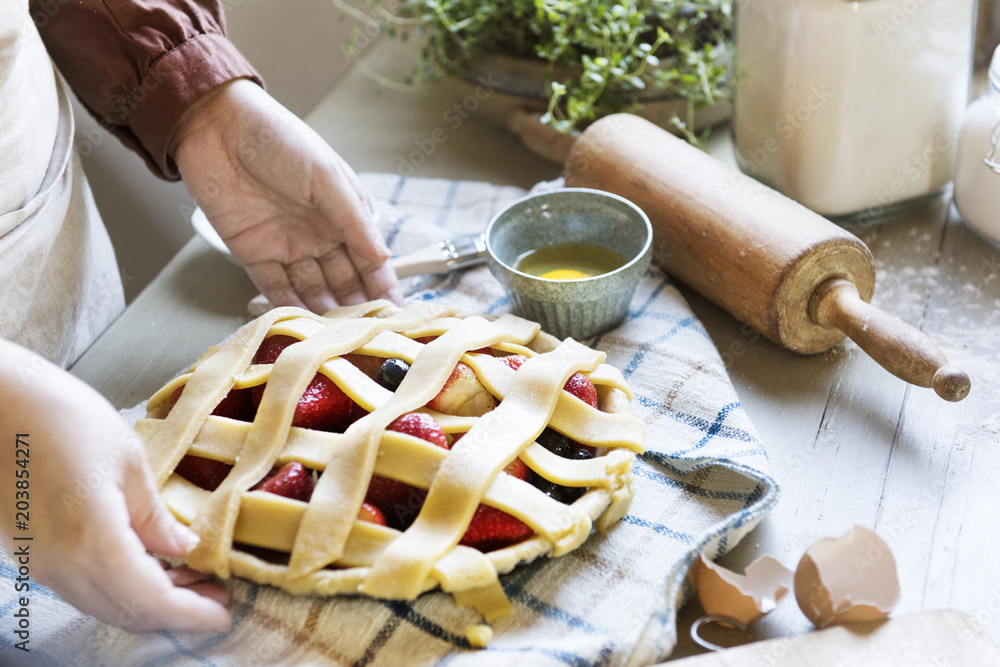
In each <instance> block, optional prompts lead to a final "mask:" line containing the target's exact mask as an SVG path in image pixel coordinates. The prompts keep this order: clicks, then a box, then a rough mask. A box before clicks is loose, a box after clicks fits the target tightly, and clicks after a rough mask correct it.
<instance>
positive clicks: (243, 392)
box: [170, 384, 257, 422]
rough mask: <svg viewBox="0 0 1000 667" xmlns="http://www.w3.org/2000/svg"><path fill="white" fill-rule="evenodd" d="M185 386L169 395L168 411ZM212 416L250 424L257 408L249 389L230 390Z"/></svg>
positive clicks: (175, 402)
mask: <svg viewBox="0 0 1000 667" xmlns="http://www.w3.org/2000/svg"><path fill="white" fill-rule="evenodd" d="M185 386H187V385H183V384H182V385H181V386H179V387H177V389H174V393H173V394H171V395H170V409H173V407H174V405H176V404H177V401H178V399H180V397H181V394H183V393H184V387H185ZM212 414H213V415H215V416H217V417H228V418H229V419H236V420H239V421H243V422H252V421H253V418H254V416H255V415H256V414H257V406H256V405H254V403H253V399H252V396H251V391H250V389H249V388H247V389H230V390H229V393H228V394H226V395H225V396H224V397H223V399H222V400H221V401H219V404H218V405H217V406H215V409H214V410H212Z"/></svg>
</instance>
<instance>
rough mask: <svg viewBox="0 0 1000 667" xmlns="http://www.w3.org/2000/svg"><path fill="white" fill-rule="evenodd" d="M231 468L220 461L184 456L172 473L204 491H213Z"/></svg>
mask: <svg viewBox="0 0 1000 667" xmlns="http://www.w3.org/2000/svg"><path fill="white" fill-rule="evenodd" d="M232 469H233V466H231V465H229V464H228V463H223V462H222V461H216V460H214V459H206V458H203V457H201V456H192V455H191V454H186V455H185V456H184V458H182V459H181V461H180V463H178V464H177V467H176V468H175V469H174V472H175V473H177V474H178V475H180V476H181V477H183V478H184V479H186V480H187V481H189V482H191V483H192V484H194V485H195V486H198V487H201V488H203V489H205V490H206V491H215V490H216V489H217V488H219V485H220V484H222V480H224V479H225V478H226V475H228V474H229V471H230V470H232Z"/></svg>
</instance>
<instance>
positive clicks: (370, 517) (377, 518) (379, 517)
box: [358, 503, 386, 526]
mask: <svg viewBox="0 0 1000 667" xmlns="http://www.w3.org/2000/svg"><path fill="white" fill-rule="evenodd" d="M358 519H359V520H361V521H367V522H368V523H377V524H378V525H380V526H384V525H386V523H385V515H384V514H382V510H380V509H379V508H377V507H375V506H374V505H371V504H369V503H361V509H360V510H358Z"/></svg>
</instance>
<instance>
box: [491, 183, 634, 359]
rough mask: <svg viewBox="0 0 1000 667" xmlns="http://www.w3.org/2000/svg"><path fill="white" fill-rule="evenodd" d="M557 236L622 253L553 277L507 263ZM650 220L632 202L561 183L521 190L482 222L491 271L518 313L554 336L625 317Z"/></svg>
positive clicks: (587, 331)
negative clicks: (603, 264)
mask: <svg viewBox="0 0 1000 667" xmlns="http://www.w3.org/2000/svg"><path fill="white" fill-rule="evenodd" d="M557 243H592V244H596V245H601V246H604V247H606V248H610V249H611V250H614V251H616V252H617V253H618V254H620V255H621V256H622V257H624V258H625V259H626V262H625V264H624V265H623V266H621V267H620V268H618V269H616V270H614V271H610V272H608V273H603V274H600V275H597V276H593V277H591V278H581V279H577V280H552V279H548V278H540V277H538V276H533V275H530V274H527V273H523V272H521V271H518V270H517V269H515V268H514V266H515V265H516V263H517V260H518V258H519V257H520V256H521V255H523V254H524V253H526V252H528V251H531V250H535V249H538V248H540V247H543V246H548V245H553V244H557ZM652 249H653V228H652V226H651V225H650V224H649V218H647V217H646V214H645V213H643V212H642V210H640V209H639V207H638V206H636V205H635V204H633V203H632V202H630V201H628V200H627V199H623V198H622V197H619V196H618V195H613V194H611V193H608V192H602V191H600V190H591V189H587V188H564V189H561V190H552V191H549V192H542V193H539V194H534V195H528V196H527V197H523V198H521V199H519V200H517V201H515V202H514V203H512V204H511V205H510V206H508V207H507V208H505V209H504V210H502V211H500V212H499V213H497V214H496V215H495V216H494V217H493V219H492V220H491V221H490V224H489V226H488V227H487V228H486V252H487V262H488V264H489V267H490V271H491V272H492V273H493V275H494V277H496V279H497V280H498V281H499V282H500V284H501V285H503V286H504V288H505V289H506V290H507V293H508V294H509V295H510V299H511V303H512V305H513V306H514V309H515V310H516V311H517V312H518V314H519V315H521V316H522V317H525V318H527V319H530V320H534V321H536V322H538V323H539V324H541V325H542V330H543V331H547V332H549V333H550V334H552V335H554V336H558V337H559V338H566V337H571V338H576V339H583V338H587V337H589V336H594V335H596V334H599V333H601V332H603V331H607V330H608V329H610V328H612V327H613V326H615V325H616V324H618V322H620V321H621V320H622V318H624V317H625V314H626V312H627V311H628V306H629V302H630V301H631V300H632V295H633V294H634V293H635V288H636V285H638V283H639V278H641V277H642V275H643V273H645V272H646V269H647V268H648V267H649V261H650V258H651V257H652Z"/></svg>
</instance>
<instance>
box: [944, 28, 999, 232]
mask: <svg viewBox="0 0 1000 667" xmlns="http://www.w3.org/2000/svg"><path fill="white" fill-rule="evenodd" d="M955 207H956V208H958V212H959V213H961V214H962V217H963V218H964V219H965V221H966V222H968V223H969V225H971V226H972V227H973V228H974V229H976V230H978V231H979V232H980V233H981V234H982V235H983V236H986V237H987V238H990V239H992V240H993V241H1000V48H997V50H996V51H994V52H993V61H992V62H991V63H990V73H989V88H988V89H987V91H986V92H985V93H984V94H983V95H982V97H980V98H979V99H977V100H976V101H975V102H973V103H972V104H970V105H969V108H968V110H967V111H966V112H965V120H964V121H963V123H962V131H961V135H960V138H959V142H958V158H957V164H956V167H955Z"/></svg>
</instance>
